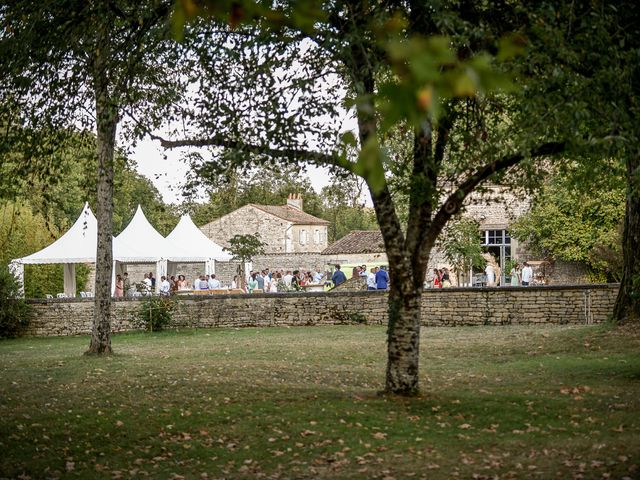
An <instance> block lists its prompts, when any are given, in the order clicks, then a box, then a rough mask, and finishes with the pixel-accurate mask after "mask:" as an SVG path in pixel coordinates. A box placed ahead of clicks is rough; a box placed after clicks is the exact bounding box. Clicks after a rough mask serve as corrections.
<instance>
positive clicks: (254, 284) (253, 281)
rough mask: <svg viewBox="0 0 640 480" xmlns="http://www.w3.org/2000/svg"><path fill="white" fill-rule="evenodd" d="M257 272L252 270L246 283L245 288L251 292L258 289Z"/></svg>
mask: <svg viewBox="0 0 640 480" xmlns="http://www.w3.org/2000/svg"><path fill="white" fill-rule="evenodd" d="M257 276H258V274H257V273H256V272H253V273H252V274H251V277H250V278H249V282H248V283H247V290H249V293H253V291H254V290H257V289H258V280H257V278H256V277H257Z"/></svg>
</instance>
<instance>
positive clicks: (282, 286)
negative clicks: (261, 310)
mask: <svg viewBox="0 0 640 480" xmlns="http://www.w3.org/2000/svg"><path fill="white" fill-rule="evenodd" d="M289 285H290V284H289ZM276 288H277V289H278V292H287V291H289V286H288V285H287V284H286V282H285V281H284V275H281V274H280V273H278V274H277V275H276Z"/></svg>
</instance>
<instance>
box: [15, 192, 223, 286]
mask: <svg viewBox="0 0 640 480" xmlns="http://www.w3.org/2000/svg"><path fill="white" fill-rule="evenodd" d="M97 238H98V222H97V220H96V217H95V216H94V215H93V212H92V211H91V208H90V207H89V204H88V203H85V205H84V208H83V209H82V213H81V214H80V216H79V217H78V219H77V220H76V222H75V223H74V224H73V226H72V227H71V228H70V229H69V230H68V231H67V232H66V233H65V234H64V235H62V236H61V237H60V238H59V239H57V240H56V241H55V242H54V243H52V244H51V245H49V246H47V247H45V248H44V249H42V250H40V251H39V252H36V253H33V254H31V255H28V256H26V257H23V258H18V259H14V260H12V262H11V264H10V268H11V271H12V272H13V273H14V275H15V276H16V277H17V278H18V280H19V281H20V283H21V284H22V283H23V281H24V265H25V264H47V263H62V264H64V293H65V295H66V296H68V297H74V296H75V291H76V282H75V264H76V263H95V261H96V250H97ZM230 258H231V256H230V255H229V254H227V253H225V252H224V251H223V250H222V248H221V247H220V246H219V245H217V244H215V243H214V242H212V241H211V240H209V239H208V238H207V237H206V236H205V235H204V234H203V233H202V232H201V231H200V230H199V229H198V227H196V226H195V224H194V223H193V221H191V218H190V217H188V216H187V217H183V218H182V219H181V220H180V223H179V224H178V225H177V226H176V228H175V229H174V230H173V231H172V232H171V235H170V236H169V237H167V238H165V237H163V236H162V235H161V234H160V233H158V231H157V230H156V229H155V228H153V226H152V225H151V224H150V223H149V221H148V220H147V218H146V217H145V215H144V213H143V211H142V208H140V206H138V209H137V211H136V213H135V215H134V217H133V219H132V220H131V222H129V224H128V225H127V227H126V228H125V229H124V230H123V231H122V233H121V234H120V235H118V236H117V237H115V238H114V239H113V260H114V269H113V270H114V277H115V274H116V272H118V273H122V272H124V271H126V265H127V264H130V263H155V264H156V276H157V278H160V277H161V276H162V275H166V274H167V265H168V262H182V263H200V262H204V263H205V264H206V270H207V273H213V272H214V271H215V261H228V260H230ZM112 283H113V284H114V285H115V282H112ZM159 287H160V282H157V284H156V289H159Z"/></svg>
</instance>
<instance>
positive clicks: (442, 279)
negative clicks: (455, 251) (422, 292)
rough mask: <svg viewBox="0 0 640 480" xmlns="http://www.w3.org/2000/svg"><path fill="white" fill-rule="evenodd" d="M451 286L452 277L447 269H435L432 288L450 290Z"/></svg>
mask: <svg viewBox="0 0 640 480" xmlns="http://www.w3.org/2000/svg"><path fill="white" fill-rule="evenodd" d="M450 286H451V277H450V275H449V269H448V268H447V267H443V268H434V269H433V277H432V278H431V288H449V287H450Z"/></svg>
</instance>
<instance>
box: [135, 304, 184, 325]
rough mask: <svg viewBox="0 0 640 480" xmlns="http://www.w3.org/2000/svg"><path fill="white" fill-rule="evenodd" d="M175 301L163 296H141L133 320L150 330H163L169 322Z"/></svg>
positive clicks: (175, 305) (174, 307)
mask: <svg viewBox="0 0 640 480" xmlns="http://www.w3.org/2000/svg"><path fill="white" fill-rule="evenodd" d="M176 307H177V301H176V300H173V299H171V298H170V297H165V296H150V297H143V298H142V300H141V301H140V306H139V307H138V311H137V313H136V317H135V322H136V324H137V325H138V326H140V327H144V328H145V329H146V330H149V331H150V332H158V331H160V330H164V329H165V328H167V327H168V326H169V325H170V324H171V319H172V318H173V312H174V311H175V309H176Z"/></svg>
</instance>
